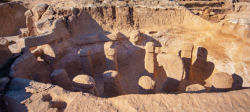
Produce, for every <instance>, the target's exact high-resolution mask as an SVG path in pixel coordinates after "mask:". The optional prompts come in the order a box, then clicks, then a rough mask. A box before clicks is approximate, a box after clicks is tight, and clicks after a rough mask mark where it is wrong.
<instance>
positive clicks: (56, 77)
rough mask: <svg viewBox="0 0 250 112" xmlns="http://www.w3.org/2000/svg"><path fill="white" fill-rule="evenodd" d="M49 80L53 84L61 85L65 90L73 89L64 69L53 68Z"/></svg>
mask: <svg viewBox="0 0 250 112" xmlns="http://www.w3.org/2000/svg"><path fill="white" fill-rule="evenodd" d="M50 77H51V81H52V83H53V84H56V85H58V86H61V87H62V88H64V89H67V90H73V85H72V82H71V80H70V79H69V77H68V74H67V72H66V71H65V70H64V69H57V70H54V71H53V72H52V73H51V74H50Z"/></svg>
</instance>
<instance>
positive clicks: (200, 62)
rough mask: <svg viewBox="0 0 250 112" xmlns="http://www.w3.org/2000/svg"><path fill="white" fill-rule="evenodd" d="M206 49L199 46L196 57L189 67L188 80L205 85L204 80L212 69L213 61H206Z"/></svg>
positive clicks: (210, 73)
mask: <svg viewBox="0 0 250 112" xmlns="http://www.w3.org/2000/svg"><path fill="white" fill-rule="evenodd" d="M207 55H208V51H207V49H206V48H204V47H199V48H198V51H197V58H196V60H195V62H194V63H193V64H192V66H191V68H190V74H189V77H188V79H189V81H191V82H192V83H199V84H201V85H205V80H206V79H208V78H209V77H210V76H211V75H212V73H213V71H214V63H212V62H209V61H207Z"/></svg>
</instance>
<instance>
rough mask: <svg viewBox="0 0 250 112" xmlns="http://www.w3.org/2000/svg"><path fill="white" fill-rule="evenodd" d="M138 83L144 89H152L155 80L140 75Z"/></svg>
mask: <svg viewBox="0 0 250 112" xmlns="http://www.w3.org/2000/svg"><path fill="white" fill-rule="evenodd" d="M138 84H139V86H140V87H141V88H142V89H144V90H153V89H154V88H155V81H154V80H153V79H152V78H151V77H149V76H141V77H140V78H139V81H138Z"/></svg>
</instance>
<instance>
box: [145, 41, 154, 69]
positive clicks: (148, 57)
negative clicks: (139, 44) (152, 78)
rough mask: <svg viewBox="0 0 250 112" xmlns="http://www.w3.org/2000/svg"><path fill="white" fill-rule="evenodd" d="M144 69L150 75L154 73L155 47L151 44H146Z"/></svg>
mask: <svg viewBox="0 0 250 112" xmlns="http://www.w3.org/2000/svg"><path fill="white" fill-rule="evenodd" d="M145 50H146V53H145V59H144V62H145V69H146V70H147V71H148V72H149V73H150V74H154V72H155V47H154V43H153V42H147V43H146V47H145Z"/></svg>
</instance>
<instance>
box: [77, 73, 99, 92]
mask: <svg viewBox="0 0 250 112" xmlns="http://www.w3.org/2000/svg"><path fill="white" fill-rule="evenodd" d="M73 82H74V85H75V86H76V87H77V89H79V90H80V91H83V92H90V93H95V91H96V90H95V86H96V82H95V80H94V78H93V77H91V76H89V75H84V74H81V75H77V76H75V77H74V78H73Z"/></svg>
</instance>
